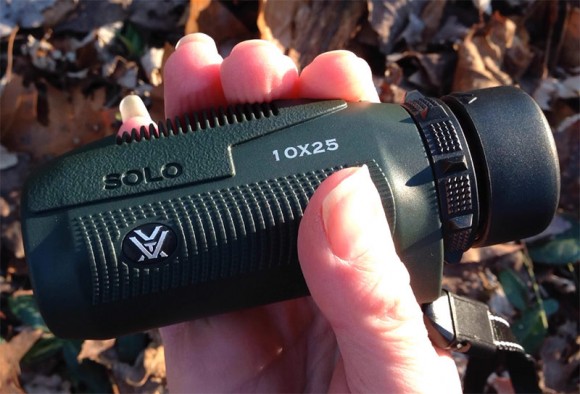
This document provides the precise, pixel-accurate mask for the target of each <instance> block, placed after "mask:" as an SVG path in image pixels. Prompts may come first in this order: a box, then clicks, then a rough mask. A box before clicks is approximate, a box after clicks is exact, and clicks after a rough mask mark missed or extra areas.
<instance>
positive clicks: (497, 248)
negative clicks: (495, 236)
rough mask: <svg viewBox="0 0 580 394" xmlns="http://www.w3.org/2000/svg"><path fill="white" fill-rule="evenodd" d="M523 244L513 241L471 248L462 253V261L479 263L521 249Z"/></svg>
mask: <svg viewBox="0 0 580 394" xmlns="http://www.w3.org/2000/svg"><path fill="white" fill-rule="evenodd" d="M522 248H523V246H522V245H519V244H515V243H506V244H498V245H492V246H484V247H482V248H471V249H469V250H467V251H466V252H465V253H463V257H462V258H461V262H462V263H481V262H485V261H487V260H492V259H495V258H498V257H501V256H505V255H507V254H511V253H515V252H518V251H520V250H522Z"/></svg>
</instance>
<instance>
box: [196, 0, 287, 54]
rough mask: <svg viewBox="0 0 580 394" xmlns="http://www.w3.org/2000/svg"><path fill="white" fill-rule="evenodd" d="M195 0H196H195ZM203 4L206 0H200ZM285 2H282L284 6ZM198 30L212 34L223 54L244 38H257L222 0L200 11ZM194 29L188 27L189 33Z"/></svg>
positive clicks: (213, 2) (227, 52)
mask: <svg viewBox="0 0 580 394" xmlns="http://www.w3.org/2000/svg"><path fill="white" fill-rule="evenodd" d="M193 1H195V0H193ZM200 3H201V5H202V6H203V3H204V0H201V1H200ZM282 4H283V3H280V6H282ZM197 25H198V30H195V31H201V32H203V33H205V34H208V35H209V36H211V37H212V38H213V39H214V41H215V42H216V45H217V47H218V50H219V52H220V53H221V55H222V56H227V55H229V53H230V51H231V49H232V48H233V46H234V45H235V44H237V43H238V42H240V41H243V40H244V39H250V38H255V34H252V33H251V32H250V31H249V30H248V28H247V27H246V26H245V25H244V24H243V23H242V22H241V21H240V19H239V18H238V16H236V15H235V14H234V13H232V11H231V10H230V9H229V8H228V7H227V6H226V5H225V4H224V3H222V2H221V1H212V2H210V3H209V6H208V7H205V8H204V9H203V10H201V11H200V13H199V18H198V19H197ZM193 32H194V30H189V28H186V34H187V33H193Z"/></svg>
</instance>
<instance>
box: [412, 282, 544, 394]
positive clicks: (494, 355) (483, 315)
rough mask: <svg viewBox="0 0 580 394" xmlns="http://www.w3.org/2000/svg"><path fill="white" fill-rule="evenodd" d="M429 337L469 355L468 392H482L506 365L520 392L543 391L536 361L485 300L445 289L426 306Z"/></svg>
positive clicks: (441, 346) (444, 346) (435, 342)
mask: <svg viewBox="0 0 580 394" xmlns="http://www.w3.org/2000/svg"><path fill="white" fill-rule="evenodd" d="M423 313H424V320H425V323H426V326H427V330H428V332H429V337H430V339H431V341H432V342H433V344H434V345H435V346H438V347H440V348H443V349H449V350H453V351H460V352H464V353H467V354H468V355H469V356H470V360H469V364H468V367H467V371H466V373H465V378H464V391H465V392H482V391H483V389H484V387H485V384H486V382H487V378H488V377H489V375H490V374H491V373H492V372H493V370H494V369H496V368H497V367H498V366H501V365H504V366H505V367H506V368H507V370H508V372H509V374H510V377H511V381H512V385H513V387H514V390H515V391H516V392H518V393H541V390H540V387H539V384H538V377H537V374H536V369H535V362H534V360H533V359H532V357H531V356H529V355H528V354H526V352H525V349H524V348H523V347H522V346H521V345H520V344H518V343H517V341H516V339H515V337H514V334H513V332H512V330H511V328H510V325H509V323H508V322H507V321H506V320H505V319H503V318H502V317H499V316H495V315H493V314H491V313H490V311H489V308H488V307H487V305H485V304H484V303H482V302H478V301H474V300H471V299H469V298H465V297H460V296H457V295H455V294H452V293H449V292H447V291H443V295H442V296H441V297H440V298H438V299H437V300H435V301H434V302H432V303H430V304H425V305H424V306H423Z"/></svg>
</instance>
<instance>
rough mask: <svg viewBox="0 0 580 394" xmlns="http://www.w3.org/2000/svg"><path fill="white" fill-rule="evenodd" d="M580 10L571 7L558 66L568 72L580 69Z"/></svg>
mask: <svg viewBox="0 0 580 394" xmlns="http://www.w3.org/2000/svg"><path fill="white" fill-rule="evenodd" d="M579 54H580V8H578V7H569V9H568V16H567V18H566V22H565V26H564V35H563V37H562V42H561V44H560V56H559V59H558V64H559V65H560V66H561V67H563V68H565V69H566V70H568V71H572V70H578V67H580V55H579Z"/></svg>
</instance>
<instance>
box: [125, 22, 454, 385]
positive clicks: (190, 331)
mask: <svg viewBox="0 0 580 394" xmlns="http://www.w3.org/2000/svg"><path fill="white" fill-rule="evenodd" d="M164 73H165V89H166V93H167V92H171V94H166V100H165V112H166V116H167V117H173V116H176V115H181V114H182V113H184V112H187V111H193V110H200V109H204V108H208V107H211V106H217V105H224V104H231V103H241V102H258V101H268V100H275V99H288V98H300V97H304V98H341V99H344V100H348V101H358V100H366V101H373V102H378V101H379V99H378V95H377V92H376V90H375V88H374V85H373V82H372V77H371V71H370V68H369V66H368V64H367V63H366V62H365V61H364V60H362V59H360V58H358V57H357V56H355V55H354V54H352V53H350V52H347V51H334V52H328V53H324V54H321V55H320V56H318V57H317V58H316V59H315V60H314V61H313V62H312V63H311V64H310V65H309V66H307V67H306V68H305V69H304V70H302V72H301V73H299V72H298V70H297V69H296V66H295V65H294V63H293V62H292V61H291V60H290V59H289V58H288V57H286V56H284V55H283V54H282V53H280V51H279V50H278V49H277V48H276V47H275V46H274V45H272V44H270V43H268V42H265V41H260V40H252V41H246V42H242V43H240V44H238V45H237V46H236V47H235V48H234V49H233V50H232V52H231V54H230V55H229V56H228V57H227V58H225V59H222V58H221V56H220V55H219V54H218V52H217V50H216V47H215V44H214V42H213V40H212V39H211V38H210V37H208V36H206V35H203V34H200V33H196V34H192V35H189V36H186V37H185V38H183V39H182V40H181V41H180V43H179V44H178V46H177V49H176V51H175V53H173V54H172V55H171V57H170V58H169V59H168V61H167V63H166V66H165V69H164ZM132 115H133V116H128V117H127V118H126V119H124V124H123V126H122V127H121V129H120V132H122V131H123V130H130V129H131V128H133V127H136V126H140V125H141V124H143V123H145V122H144V120H147V119H148V116H149V115H148V114H146V113H145V114H137V115H138V116H136V115H135V114H132ZM353 132H356V131H353ZM298 253H299V258H300V264H301V268H302V271H303V273H304V277H305V279H306V282H307V284H308V287H309V289H310V291H311V294H312V297H305V298H301V299H297V300H291V301H286V302H281V303H277V304H271V305H267V306H263V307H258V308H253V309H250V310H244V311H238V312H233V313H229V314H224V315H219V316H214V317H210V318H206V319H199V320H195V321H189V322H185V323H180V324H177V325H173V326H169V327H164V328H162V329H161V335H162V338H163V341H164V345H165V357H166V364H167V377H168V381H169V388H170V390H171V392H174V393H183V392H194V391H196V392H224V391H229V392H247V391H252V392H280V391H283V392H301V391H307V392H312V391H315V392H321V391H332V392H337V391H339V392H368V393H371V392H373V393H375V392H383V393H384V392H389V393H401V392H446V393H452V392H460V391H461V385H460V382H459V377H458V374H457V369H456V367H455V364H454V362H453V360H452V359H451V358H450V356H449V354H447V353H446V352H444V351H441V350H436V349H435V348H434V347H433V346H432V344H431V342H430V341H429V339H428V337H427V331H426V328H425V326H424V323H423V317H422V312H421V309H420V307H419V305H418V304H417V302H416V300H415V297H414V295H413V292H412V290H411V287H410V285H409V274H408V272H407V270H406V268H405V266H404V265H403V264H402V263H401V261H400V259H399V258H398V256H397V254H396V252H395V249H394V246H393V242H392V239H391V238H390V231H389V227H388V223H387V221H386V219H385V215H384V212H383V210H382V206H381V203H380V198H379V195H378V192H377V190H376V188H375V186H374V184H373V183H372V181H371V179H370V177H369V173H368V170H367V169H366V167H362V168H349V169H345V170H342V171H339V172H337V173H335V174H333V175H332V176H330V177H329V178H328V179H327V180H325V181H324V182H323V183H322V185H321V186H320V187H319V188H318V190H317V191H316V192H315V194H314V195H313V197H312V199H311V201H310V203H309V204H308V207H307V209H306V211H305V214H304V217H303V219H302V222H301V224H300V229H299V236H298Z"/></svg>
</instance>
